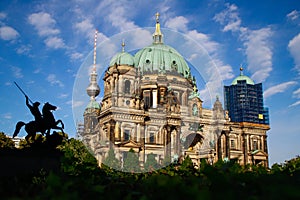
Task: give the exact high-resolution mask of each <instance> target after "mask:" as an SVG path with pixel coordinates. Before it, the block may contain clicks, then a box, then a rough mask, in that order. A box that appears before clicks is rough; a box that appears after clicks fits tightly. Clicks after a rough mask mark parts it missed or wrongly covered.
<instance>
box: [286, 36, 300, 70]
mask: <svg viewBox="0 0 300 200" xmlns="http://www.w3.org/2000/svg"><path fill="white" fill-rule="evenodd" d="M288 49H289V51H290V53H291V55H292V57H293V58H294V62H295V69H296V70H297V71H298V74H299V75H300V33H299V34H298V35H296V36H295V37H294V38H293V39H291V40H290V41H289V44H288Z"/></svg>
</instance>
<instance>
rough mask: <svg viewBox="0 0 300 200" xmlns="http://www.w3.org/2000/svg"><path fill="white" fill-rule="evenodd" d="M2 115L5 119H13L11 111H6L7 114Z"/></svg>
mask: <svg viewBox="0 0 300 200" xmlns="http://www.w3.org/2000/svg"><path fill="white" fill-rule="evenodd" d="M2 117H3V118H4V119H12V115H11V113H5V114H3V115H2Z"/></svg>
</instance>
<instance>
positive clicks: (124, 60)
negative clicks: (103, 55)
mask: <svg viewBox="0 0 300 200" xmlns="http://www.w3.org/2000/svg"><path fill="white" fill-rule="evenodd" d="M114 64H117V65H130V66H133V64H134V58H133V56H132V55H130V54H129V53H127V52H121V53H117V54H116V55H115V56H114V57H113V58H112V59H111V60H110V63H109V66H112V65H114Z"/></svg>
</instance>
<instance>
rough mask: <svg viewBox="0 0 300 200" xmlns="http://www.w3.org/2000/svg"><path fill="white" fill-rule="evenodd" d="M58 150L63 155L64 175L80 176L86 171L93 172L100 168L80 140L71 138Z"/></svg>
mask: <svg viewBox="0 0 300 200" xmlns="http://www.w3.org/2000/svg"><path fill="white" fill-rule="evenodd" d="M58 149H59V150H60V151H61V152H62V153H63V157H62V159H61V162H62V163H61V167H62V170H63V172H64V173H67V174H70V175H78V174H80V173H82V172H84V171H89V170H90V171H93V170H95V169H97V168H98V162H97V160H96V159H95V157H94V156H93V155H92V154H91V153H90V152H89V151H88V149H87V148H86V146H85V145H84V144H83V143H82V142H81V141H79V140H76V139H74V138H71V139H69V140H67V141H65V142H63V144H62V145H60V146H59V147H58Z"/></svg>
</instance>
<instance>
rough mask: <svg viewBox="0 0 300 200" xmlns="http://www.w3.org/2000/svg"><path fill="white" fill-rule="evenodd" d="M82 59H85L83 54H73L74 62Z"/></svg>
mask: <svg viewBox="0 0 300 200" xmlns="http://www.w3.org/2000/svg"><path fill="white" fill-rule="evenodd" d="M82 58H83V54H82V53H78V52H75V53H72V54H71V59H72V60H80V59H82Z"/></svg>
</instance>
